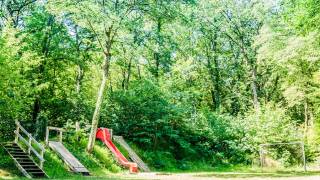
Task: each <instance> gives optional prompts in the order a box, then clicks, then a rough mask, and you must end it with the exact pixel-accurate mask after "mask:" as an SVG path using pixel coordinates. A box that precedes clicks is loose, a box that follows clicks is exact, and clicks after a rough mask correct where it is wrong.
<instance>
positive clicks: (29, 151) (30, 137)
mask: <svg viewBox="0 0 320 180" xmlns="http://www.w3.org/2000/svg"><path fill="white" fill-rule="evenodd" d="M28 138H29V140H28V154H29V155H30V154H31V147H32V136H31V134H28Z"/></svg>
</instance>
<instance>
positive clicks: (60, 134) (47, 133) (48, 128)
mask: <svg viewBox="0 0 320 180" xmlns="http://www.w3.org/2000/svg"><path fill="white" fill-rule="evenodd" d="M50 130H51V131H52V130H53V131H57V132H59V141H60V142H61V143H62V132H65V130H64V129H63V128H57V127H52V126H47V129H46V145H48V144H49V134H50Z"/></svg>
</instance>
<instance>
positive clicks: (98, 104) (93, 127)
mask: <svg viewBox="0 0 320 180" xmlns="http://www.w3.org/2000/svg"><path fill="white" fill-rule="evenodd" d="M109 52H110V51H108V52H107V53H105V61H104V65H103V68H102V80H101V84H100V88H99V91H98V97H97V101H96V108H95V110H94V113H93V117H92V124H91V131H90V136H89V142H88V146H87V151H88V152H92V151H93V147H94V143H95V140H96V133H97V128H98V123H99V118H100V110H101V106H102V102H103V95H104V92H105V87H106V82H107V79H108V75H109V66H110V58H111V54H110V53H109Z"/></svg>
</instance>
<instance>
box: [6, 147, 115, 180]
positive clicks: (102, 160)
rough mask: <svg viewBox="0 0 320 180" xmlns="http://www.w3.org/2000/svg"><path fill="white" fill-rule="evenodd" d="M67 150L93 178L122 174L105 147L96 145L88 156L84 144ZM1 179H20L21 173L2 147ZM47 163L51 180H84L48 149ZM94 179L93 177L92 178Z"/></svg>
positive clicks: (105, 177)
mask: <svg viewBox="0 0 320 180" xmlns="http://www.w3.org/2000/svg"><path fill="white" fill-rule="evenodd" d="M64 145H65V146H66V148H67V149H68V150H69V151H70V152H71V153H72V154H73V155H74V156H75V157H76V158H78V159H79V161H80V162H81V163H82V164H83V165H84V166H85V167H87V169H88V170H89V171H90V174H91V175H92V176H93V177H103V178H104V179H114V175H113V174H112V173H113V172H120V171H121V168H120V167H119V166H117V165H116V163H115V161H114V160H113V158H112V155H111V154H110V152H109V151H108V150H107V149H105V148H104V147H103V146H100V145H96V146H95V149H94V152H93V153H92V154H88V153H87V152H86V151H85V150H84V149H85V148H84V145H83V144H80V143H79V144H76V145H71V144H66V143H64ZM0 157H1V158H0V179H2V178H18V177H21V173H20V172H19V171H18V170H17V168H16V166H15V165H14V162H13V160H12V159H11V158H10V157H9V156H8V154H7V153H6V152H5V150H4V149H3V148H2V147H0ZM45 159H46V162H45V163H44V170H45V172H46V173H47V174H48V176H49V177H50V178H54V179H83V178H84V177H82V176H81V175H77V174H74V173H72V172H69V170H68V167H67V166H66V165H65V164H64V163H63V161H62V160H61V159H60V158H59V157H58V156H57V155H56V154H55V153H54V152H53V151H51V150H49V149H47V150H46V153H45ZM91 178H92V177H91Z"/></svg>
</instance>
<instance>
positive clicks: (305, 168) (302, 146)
mask: <svg viewBox="0 0 320 180" xmlns="http://www.w3.org/2000/svg"><path fill="white" fill-rule="evenodd" d="M301 150H302V161H303V168H304V171H305V172H306V171H307V165H306V155H305V152H304V143H303V142H301Z"/></svg>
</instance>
